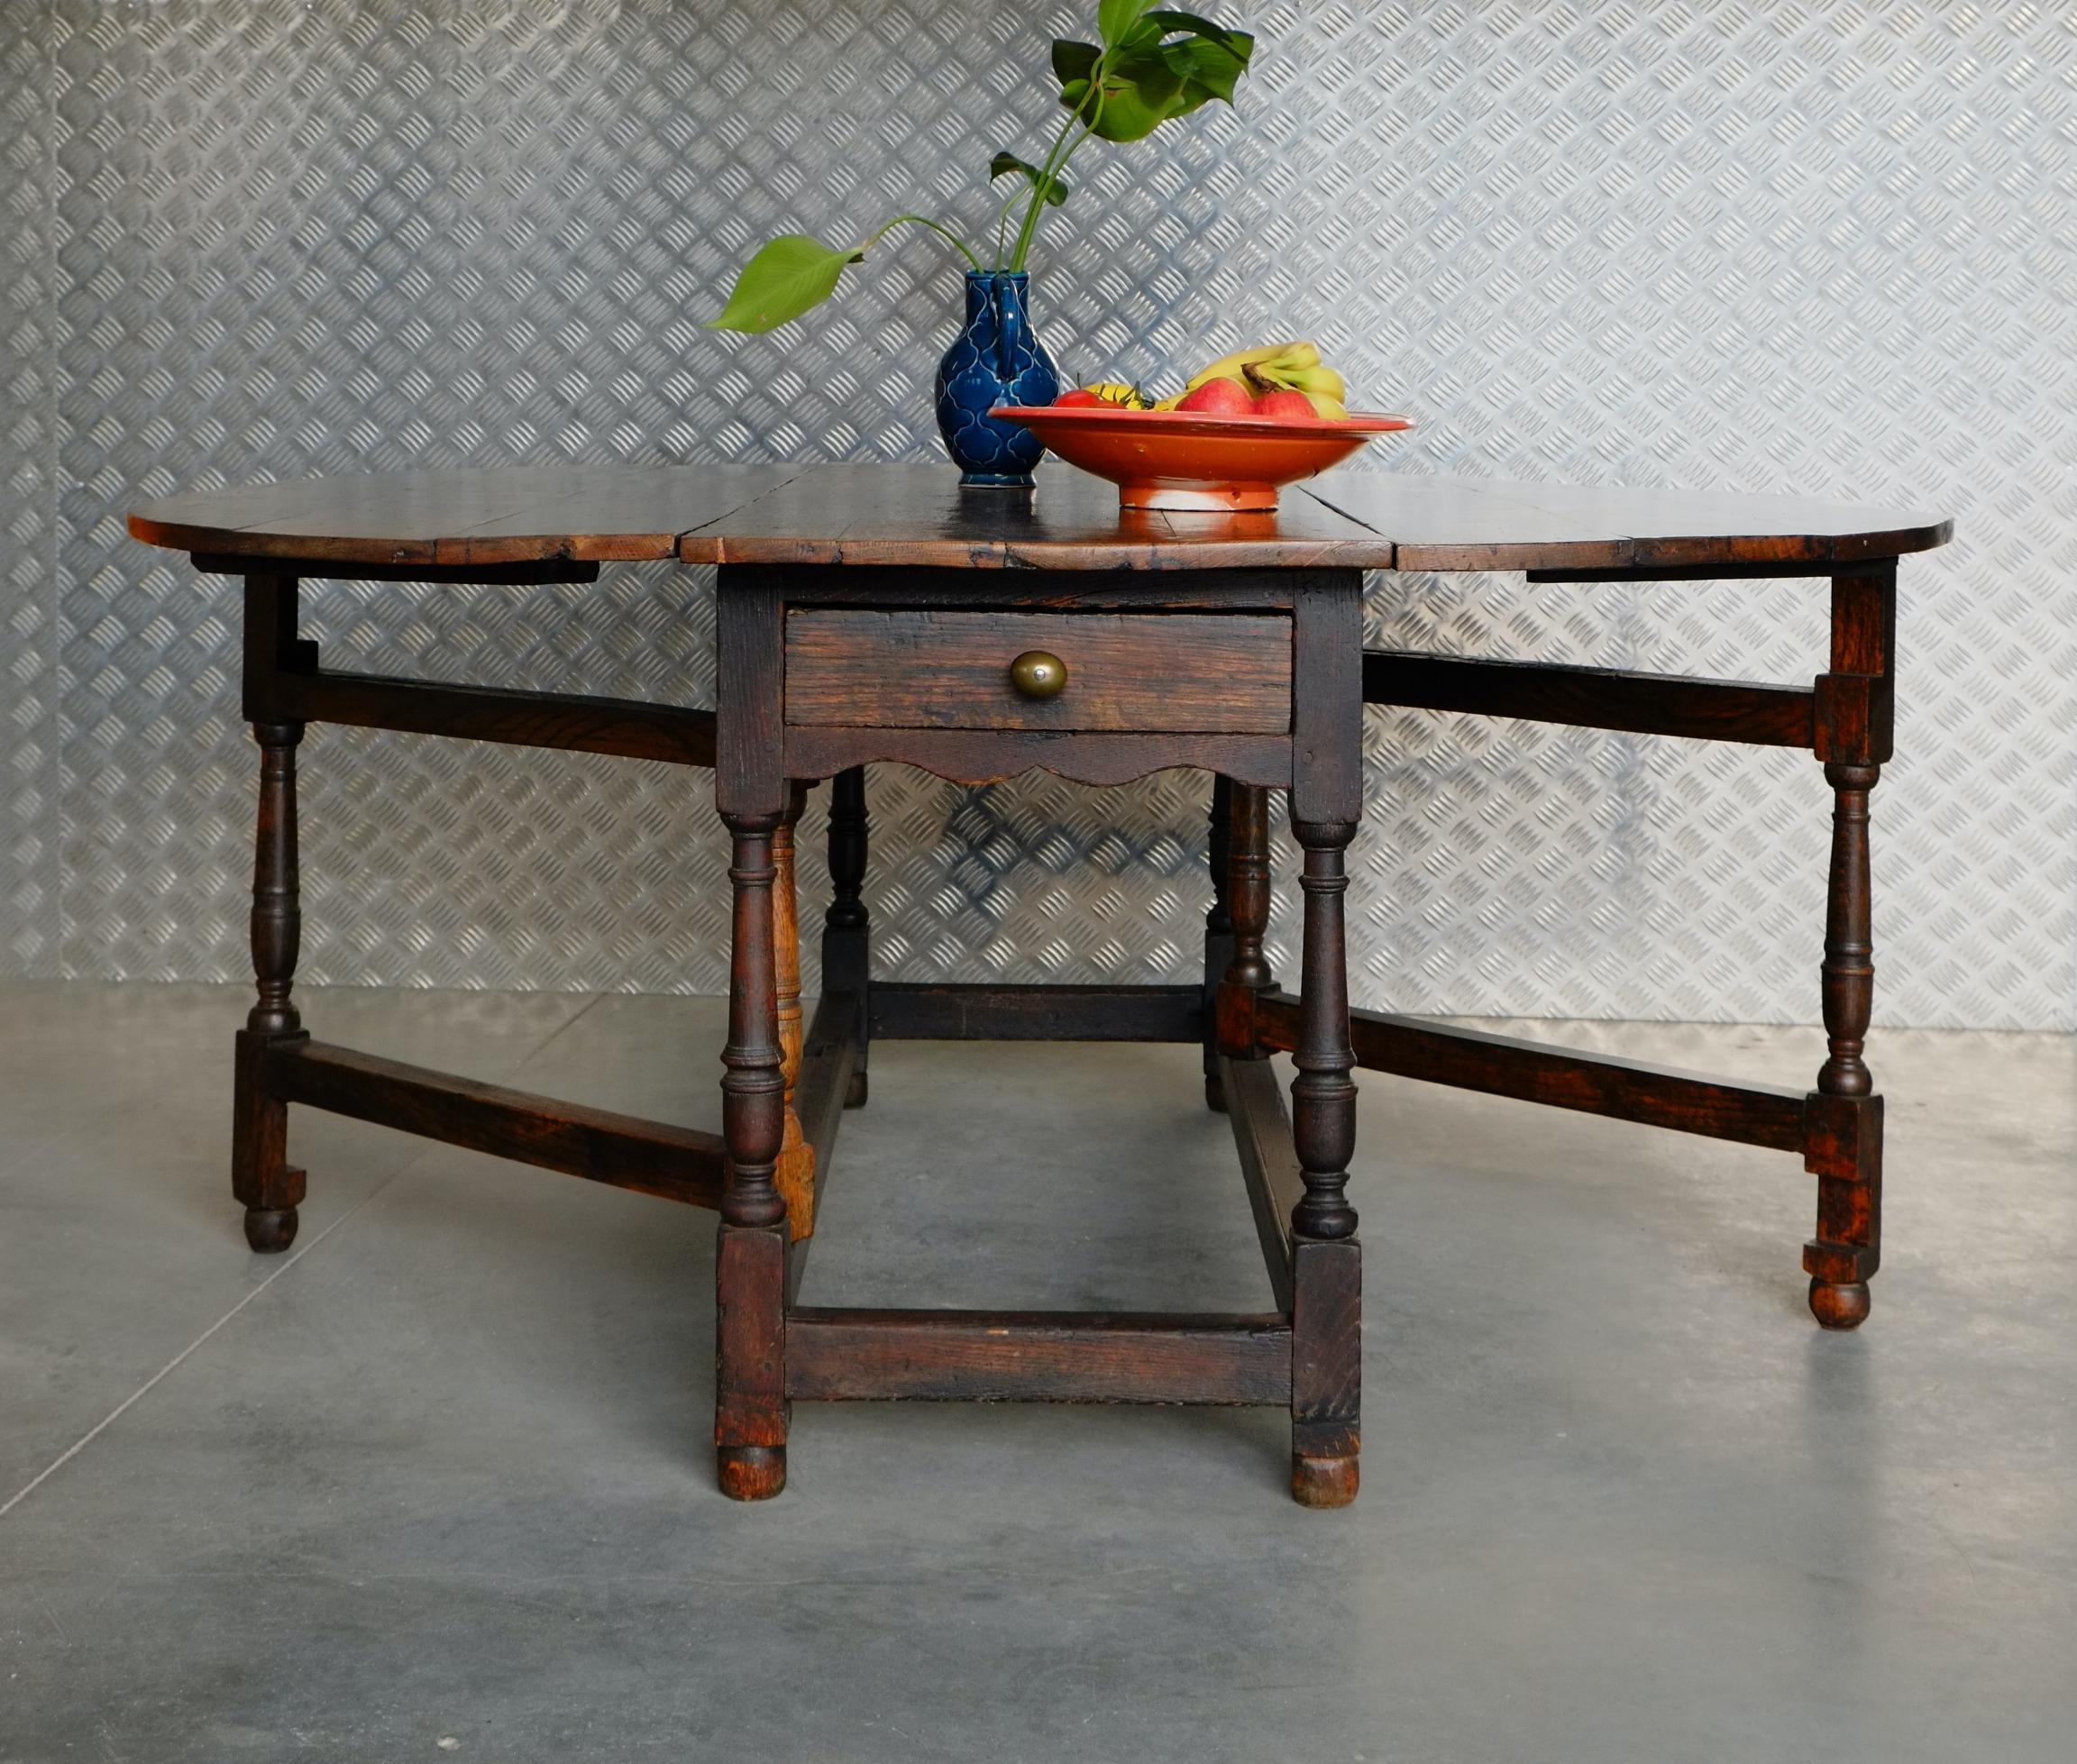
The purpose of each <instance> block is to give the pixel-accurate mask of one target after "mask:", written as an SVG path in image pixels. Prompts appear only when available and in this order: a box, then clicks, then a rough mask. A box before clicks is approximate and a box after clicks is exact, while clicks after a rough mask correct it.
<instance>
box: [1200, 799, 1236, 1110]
mask: <svg viewBox="0 0 2077 1764" xmlns="http://www.w3.org/2000/svg"><path fill="white" fill-rule="evenodd" d="M1232 852H1233V781H1232V780H1231V778H1228V777H1226V776H1225V775H1224V774H1223V773H1220V774H1217V775H1215V776H1214V777H1213V779H1212V815H1211V840H1210V843H1209V845H1208V848H1207V851H1206V854H1205V862H1206V864H1207V867H1209V868H1210V870H1211V872H1212V904H1211V906H1210V907H1209V908H1208V909H1206V911H1205V914H1204V1106H1205V1107H1206V1108H1207V1109H1212V1110H1217V1111H1218V1112H1219V1113H1220V1114H1221V1115H1222V1114H1224V1113H1225V1112H1226V1091H1225V1087H1224V1086H1223V1085H1222V1084H1221V1083H1220V1082H1219V1032H1218V1028H1217V1027H1216V1020H1215V1018H1214V1014H1213V1013H1214V1010H1215V1009H1216V1005H1217V1001H1218V994H1219V983H1220V981H1221V980H1222V979H1224V978H1225V975H1226V967H1227V964H1229V963H1230V962H1231V961H1232V959H1233V914H1232V910H1231V906H1230V904H1229V902H1228V899H1227V896H1228V894H1229V893H1230V891H1231V879H1230V877H1229V874H1228V871H1229V868H1230V866H1231V863H1232Z"/></svg>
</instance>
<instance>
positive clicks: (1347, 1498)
mask: <svg viewBox="0 0 2077 1764" xmlns="http://www.w3.org/2000/svg"><path fill="white" fill-rule="evenodd" d="M1359 1480H1360V1478H1359V1475H1358V1470H1357V1460H1356V1459H1355V1458H1307V1457H1305V1456H1304V1454H1302V1453H1299V1452H1293V1453H1292V1454H1291V1498H1292V1499H1293V1500H1294V1501H1295V1502H1297V1503H1298V1504H1299V1505H1300V1506H1302V1507H1345V1506H1347V1505H1348V1504H1350V1502H1351V1501H1353V1500H1354V1499H1355V1498H1356V1488H1357V1484H1358V1482H1359Z"/></svg>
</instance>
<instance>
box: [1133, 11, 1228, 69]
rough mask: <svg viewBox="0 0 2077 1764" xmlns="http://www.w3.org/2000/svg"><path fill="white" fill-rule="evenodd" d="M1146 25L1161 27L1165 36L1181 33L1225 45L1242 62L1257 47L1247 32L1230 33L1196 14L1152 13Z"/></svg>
mask: <svg viewBox="0 0 2077 1764" xmlns="http://www.w3.org/2000/svg"><path fill="white" fill-rule="evenodd" d="M1145 23H1148V24H1153V25H1157V26H1159V27H1160V31H1161V34H1162V35H1163V36H1173V35H1174V34H1175V33H1176V32H1179V31H1180V32H1186V33H1187V34H1189V35H1190V36H1193V37H1203V38H1204V39H1205V40H1206V41H1209V42H1215V43H1223V44H1224V45H1225V46H1226V47H1227V48H1228V49H1229V50H1231V51H1232V53H1233V56H1234V59H1236V60H1240V61H1246V60H1247V59H1248V57H1249V53H1250V52H1251V51H1252V50H1253V49H1254V47H1255V39H1254V38H1252V37H1250V36H1249V34H1248V33H1247V32H1245V31H1229V30H1228V29H1227V28H1226V27H1225V26H1224V25H1223V24H1215V23H1212V20H1210V19H1208V18H1200V17H1199V16H1198V15H1197V14H1195V13H1172V12H1167V11H1163V12H1152V13H1148V14H1147V16H1146V20H1145Z"/></svg>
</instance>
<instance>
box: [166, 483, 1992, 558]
mask: <svg viewBox="0 0 2077 1764" xmlns="http://www.w3.org/2000/svg"><path fill="white" fill-rule="evenodd" d="M130 531H131V533H132V534H133V535H134V536H136V537H137V538H139V539H142V540H143V541H145V542H146V543H147V544H154V545H165V546H169V547H171V548H173V549H175V550H178V551H186V552H194V553H205V554H208V555H212V556H215V557H222V558H236V559H247V558H250V559H252V560H255V561H263V560H266V559H269V558H298V559H310V560H323V561H327V562H336V563H340V564H355V563H360V564H379V565H386V566H398V565H405V566H408V565H419V564H439V565H444V566H456V565H471V564H475V565H490V564H512V563H528V562H540V561H542V560H545V559H554V558H567V559H571V560H573V561H578V562H629V561H637V560H641V559H647V558H667V557H678V558H682V559H683V560H684V561H685V562H689V563H722V562H727V563H856V564H898V565H906V566H909V567H912V568H913V567H923V566H940V567H942V566H950V567H955V568H965V569H1006V568H1008V569H1013V568H1036V569H1051V570H1191V569H1197V570H1204V569H1236V568H1260V567H1272V568H1307V567H1321V568H1336V569H1364V570H1390V569H1401V570H1595V569H1624V568H1637V567H1679V568H1694V567H1697V566H1702V565H1711V564H1748V563H1752V564H1765V563H1793V562H1811V563H1818V564H1822V563H1827V562H1858V561H1860V560H1862V559H1865V558H1872V557H1893V556H1897V555H1899V554H1901V553H1905V552H1915V551H1925V550H1927V549H1929V548H1930V547H1932V546H1935V545H1939V544H1944V543H1945V542H1946V540H1947V538H1948V537H1949V535H1950V534H1951V532H1952V524H1951V523H1950V522H1948V521H1947V520H1945V519H1944V518H1942V517H1941V516H1936V515H1932V514H1928V513H1926V512H1924V511H1911V510H1898V509H1884V508H1869V507H1858V506H1856V505H1853V504H1849V503H1836V502H1827V501H1817V500H1810V499H1806V498H1799V497H1780V496H1743V495H1731V494H1724V493H1718V492H1697V491H1687V490H1664V489H1620V488H1597V489H1589V488H1580V487H1574V486H1567V485H1560V484H1505V483H1494V482H1489V481H1487V480H1482V479H1469V478H1440V477H1432V476H1428V475H1423V474H1418V473H1414V472H1368V471H1340V472H1334V473H1331V474H1329V475H1328V476H1326V477H1324V478H1320V479H1315V480H1313V481H1311V482H1310V483H1307V484H1303V485H1296V486H1294V487H1292V488H1291V489H1286V491H1285V493H1284V506H1283V507H1281V508H1280V509H1278V510H1276V512H1275V513H1273V514H1256V515H1182V514H1160V513H1154V512H1148V511H1141V510H1132V509H1121V508H1120V507H1118V502H1117V493H1116V491H1115V489H1113V488H1112V486H1111V485H1110V484H1107V483H1104V482H1103V481H1101V480H1098V479H1094V478H1091V477H1089V476H1087V475H1086V474H1085V473H1083V472H1079V471H1074V470H1072V469H1070V468H1068V467H1066V466H1052V467H1048V468H1045V469H1042V470H1041V471H1040V473H1039V477H1038V489H1037V490H1036V491H1034V492H1030V493H1020V492H1017V491H1011V490H962V489H960V487H959V484H958V480H956V478H955V477H954V476H953V474H952V473H951V471H949V470H948V469H947V468H946V467H944V466H941V465H935V466H895V465H845V464H827V465H764V466H744V465H683V466H657V467H641V466H606V465H564V466H521V467H512V468H508V469H505V470H500V471H420V472H405V473H396V474H391V475H388V476H383V477H371V478H325V479H308V480H300V481H294V482H288V483H279V484H255V485H249V486H246V487H244V488H242V489H228V490H209V491H202V492H198V493H196V494H193V495H189V496H181V497H174V498H169V499H168V500H165V501H161V502H154V503H149V504H147V505H145V506H144V507H141V508H139V509H137V510H136V511H135V512H134V513H133V514H132V516H130Z"/></svg>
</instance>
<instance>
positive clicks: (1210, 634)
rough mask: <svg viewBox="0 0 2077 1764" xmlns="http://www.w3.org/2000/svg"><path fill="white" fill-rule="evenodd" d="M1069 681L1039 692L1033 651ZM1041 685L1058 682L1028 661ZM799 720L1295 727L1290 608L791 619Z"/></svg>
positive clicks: (967, 725)
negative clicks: (1021, 674) (1023, 662)
mask: <svg viewBox="0 0 2077 1764" xmlns="http://www.w3.org/2000/svg"><path fill="white" fill-rule="evenodd" d="M1035 653H1036V654H1045V655H1048V656H1051V657H1054V658H1056V659H1057V661H1058V662H1059V663H1060V664H1061V667H1062V671H1063V672H1064V673H1065V676H1066V680H1065V683H1064V684H1062V685H1060V686H1059V688H1058V689H1057V690H1056V691H1055V692H1054V693H1053V695H1052V696H1050V697H1035V696H1030V695H1029V694H1028V692H1027V691H1026V690H1021V689H1020V687H1019V686H1018V684H1017V683H1016V682H1015V681H1013V679H1012V676H1011V664H1012V663H1015V662H1017V661H1018V660H1019V658H1020V657H1024V656H1029V655H1031V654H1035ZM1025 672H1026V680H1027V683H1028V684H1032V685H1037V686H1039V687H1041V688H1043V687H1044V686H1045V685H1046V684H1048V683H1050V682H1049V681H1046V680H1045V679H1044V678H1042V677H1039V678H1034V675H1035V674H1040V675H1042V671H1038V670H1032V669H1027V670H1026V671H1025ZM786 720H787V722H789V723H790V724H792V725H793V726H795V727H861V728H883V729H899V728H910V729H917V728H920V729H1108V730H1141V731H1148V732H1160V733H1169V732H1172V733H1176V734H1191V735H1225V734H1233V735H1279V734H1282V733H1283V732H1284V731H1286V730H1287V729H1288V728H1289V727H1291V621H1290V619H1289V618H1288V617H1286V616H1284V615H1282V614H1277V613H1263V614H1253V613H1223V614H1205V613H1160V614H1154V613H1025V612H934V611H921V610H917V611H900V610H897V611H887V612H880V611H865V610H854V609H851V608H822V607H810V608H801V609H799V610H797V611H794V612H792V613H790V614H789V615H788V616H787V619H786Z"/></svg>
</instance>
